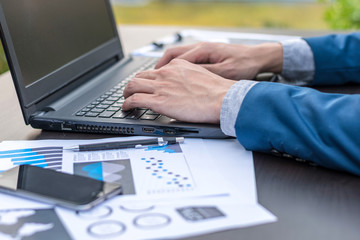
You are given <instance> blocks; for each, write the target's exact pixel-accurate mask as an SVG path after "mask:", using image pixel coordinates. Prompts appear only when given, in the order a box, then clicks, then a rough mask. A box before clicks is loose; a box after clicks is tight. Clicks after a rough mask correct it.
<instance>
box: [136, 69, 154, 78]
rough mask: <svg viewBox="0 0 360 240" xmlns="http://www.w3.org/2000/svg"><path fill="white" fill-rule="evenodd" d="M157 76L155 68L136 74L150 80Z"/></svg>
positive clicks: (137, 76)
mask: <svg viewBox="0 0 360 240" xmlns="http://www.w3.org/2000/svg"><path fill="white" fill-rule="evenodd" d="M156 76H157V74H156V71H155V70H147V71H143V72H139V73H137V74H136V75H135V77H136V78H144V79H150V80H155V79H156Z"/></svg>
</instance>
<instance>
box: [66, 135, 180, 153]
mask: <svg viewBox="0 0 360 240" xmlns="http://www.w3.org/2000/svg"><path fill="white" fill-rule="evenodd" d="M183 142H184V138H183V137H167V138H150V139H141V140H130V141H117V142H104V143H95V144H85V145H79V146H73V147H71V148H68V149H65V150H72V151H99V150H111V149H121V148H141V147H143V146H151V145H155V146H164V145H167V144H175V143H183Z"/></svg>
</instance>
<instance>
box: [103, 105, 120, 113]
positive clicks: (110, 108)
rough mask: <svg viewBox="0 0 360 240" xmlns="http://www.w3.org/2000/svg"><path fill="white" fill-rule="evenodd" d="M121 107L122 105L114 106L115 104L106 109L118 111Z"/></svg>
mask: <svg viewBox="0 0 360 240" xmlns="http://www.w3.org/2000/svg"><path fill="white" fill-rule="evenodd" d="M120 109H121V107H114V106H111V107H109V108H108V109H106V110H107V111H113V112H117V111H119V110H120Z"/></svg>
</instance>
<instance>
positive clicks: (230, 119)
mask: <svg viewBox="0 0 360 240" xmlns="http://www.w3.org/2000/svg"><path fill="white" fill-rule="evenodd" d="M257 83H258V82H255V81H250V80H241V81H239V82H237V83H235V84H234V85H232V86H231V88H230V89H229V91H228V92H227V93H226V95H225V97H224V100H223V102H222V106H221V113H220V127H221V130H222V131H223V133H225V134H226V135H228V136H232V137H236V132H235V123H236V119H237V116H238V113H239V111H240V107H241V104H242V102H243V101H244V98H245V96H246V94H247V93H248V92H249V90H250V89H251V88H252V87H253V86H254V85H255V84H257Z"/></svg>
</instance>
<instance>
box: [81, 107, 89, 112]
mask: <svg viewBox="0 0 360 240" xmlns="http://www.w3.org/2000/svg"><path fill="white" fill-rule="evenodd" d="M90 110H91V108H87V107H85V108H83V109H81V111H82V112H88V111H90Z"/></svg>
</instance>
